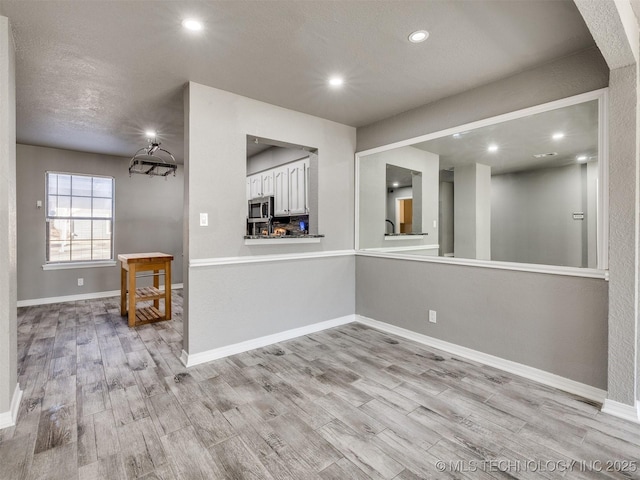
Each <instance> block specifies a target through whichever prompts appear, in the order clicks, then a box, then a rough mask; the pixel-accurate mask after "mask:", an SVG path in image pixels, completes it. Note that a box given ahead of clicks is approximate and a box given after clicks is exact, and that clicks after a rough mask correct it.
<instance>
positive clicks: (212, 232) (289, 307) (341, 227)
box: [184, 82, 355, 355]
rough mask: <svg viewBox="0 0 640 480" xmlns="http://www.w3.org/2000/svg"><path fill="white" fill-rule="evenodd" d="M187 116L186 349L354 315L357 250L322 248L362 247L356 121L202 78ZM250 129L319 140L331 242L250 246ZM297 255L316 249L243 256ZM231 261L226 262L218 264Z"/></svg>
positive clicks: (192, 90)
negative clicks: (357, 230)
mask: <svg viewBox="0 0 640 480" xmlns="http://www.w3.org/2000/svg"><path fill="white" fill-rule="evenodd" d="M185 117H186V118H185V122H186V125H187V131H186V132H185V135H186V138H185V143H186V145H187V152H186V160H185V163H186V167H185V172H186V182H187V186H186V187H185V191H186V192H188V198H187V201H186V203H187V205H188V220H189V222H188V232H187V237H188V240H187V242H186V252H187V253H188V259H187V260H188V262H189V263H188V265H187V267H186V269H187V273H186V275H185V282H186V283H187V284H188V286H189V296H188V307H187V308H188V319H187V323H188V326H187V329H186V331H187V332H188V334H187V335H186V336H185V341H184V348H185V351H186V352H187V353H188V354H190V355H191V354H195V353H201V352H205V351H207V350H211V349H215V348H218V347H222V346H225V345H229V344H231V343H237V342H241V341H245V340H250V339H253V338H256V337H258V336H263V335H268V334H273V333H278V332H282V331H284V330H288V329H291V328H297V327H302V326H305V325H309V324H312V323H316V322H319V321H323V320H329V319H333V318H336V317H340V316H344V315H350V314H353V313H354V311H355V278H354V276H355V267H354V259H353V257H352V256H328V257H318V255H326V254H327V253H329V254H331V253H330V252H336V251H344V250H352V249H353V231H354V223H353V222H354V220H353V207H354V191H353V189H354V187H353V185H354V174H353V171H354V164H353V154H354V151H355V129H354V128H352V127H348V126H346V125H341V124H337V123H335V122H330V121H328V120H324V119H321V118H317V117H313V116H310V115H306V114H302V113H299V112H294V111H292V110H287V109H284V108H280V107H276V106H273V105H269V104H266V103H263V102H259V101H256V100H252V99H249V98H246V97H241V96H239V95H235V94H232V93H229V92H225V91H222V90H218V89H215V88H210V87H206V86H204V85H199V84H197V83H193V82H191V83H189V85H188V90H187V92H186V95H185ZM247 135H254V136H257V137H261V138H269V139H273V140H277V141H283V142H287V143H293V144H296V145H308V146H313V147H317V148H318V162H317V163H318V171H317V177H318V231H319V233H320V234H324V235H325V237H324V238H323V239H322V241H321V243H317V244H297V245H275V246H274V245H258V246H248V245H245V242H244V239H243V236H244V234H245V227H246V223H245V222H246V212H245V210H246V199H245V178H246V174H247V170H246V136H247ZM200 212H207V213H208V214H209V226H208V227H199V226H198V218H199V213H200ZM296 253H297V254H302V255H311V256H312V257H314V256H315V257H314V258H306V259H302V260H282V261H273V262H267V263H239V262H240V260H244V261H245V262H246V261H249V262H250V261H251V260H255V258H249V257H255V256H258V257H261V256H264V255H283V254H285V255H288V254H296ZM238 257H241V258H240V259H238ZM221 259H224V260H222V261H223V262H225V263H226V265H219V264H218V263H219V262H220V260H221ZM203 263H204V264H206V263H209V264H210V265H203Z"/></svg>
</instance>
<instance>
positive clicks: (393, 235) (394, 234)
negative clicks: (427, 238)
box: [384, 232, 429, 237]
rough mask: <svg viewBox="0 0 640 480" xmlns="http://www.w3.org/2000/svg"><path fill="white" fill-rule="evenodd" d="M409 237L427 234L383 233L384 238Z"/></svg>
mask: <svg viewBox="0 0 640 480" xmlns="http://www.w3.org/2000/svg"><path fill="white" fill-rule="evenodd" d="M410 235H429V234H428V233H427V232H425V233H385V234H384V236H385V237H408V236H410Z"/></svg>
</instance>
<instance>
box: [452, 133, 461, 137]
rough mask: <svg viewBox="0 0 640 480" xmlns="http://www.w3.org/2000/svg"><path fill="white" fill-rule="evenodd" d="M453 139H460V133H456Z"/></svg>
mask: <svg viewBox="0 0 640 480" xmlns="http://www.w3.org/2000/svg"><path fill="white" fill-rule="evenodd" d="M452 137H453V138H460V134H459V133H454V134H453V135H452Z"/></svg>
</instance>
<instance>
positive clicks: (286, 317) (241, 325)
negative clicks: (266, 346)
mask: <svg viewBox="0 0 640 480" xmlns="http://www.w3.org/2000/svg"><path fill="white" fill-rule="evenodd" d="M190 276H191V277H190V284H189V285H190V291H189V296H190V298H191V299H192V302H194V301H197V302H198V304H197V305H195V306H194V305H192V310H191V315H190V317H189V330H190V332H197V333H196V334H192V335H191V336H190V339H189V350H188V352H189V353H190V354H193V353H198V352H205V351H207V350H211V349H214V348H219V347H225V346H228V345H233V344H235V343H239V342H244V341H247V340H252V339H254V338H259V337H263V336H267V335H272V334H275V333H279V332H283V331H286V330H291V329H294V328H299V327H303V326H306V325H311V324H314V323H318V322H322V321H326V320H332V319H335V318H339V317H343V316H346V315H351V314H353V313H354V312H355V304H354V301H355V256H354V255H348V256H340V257H328V258H310V259H301V260H289V261H277V262H259V263H245V264H238V265H217V266H210V267H196V268H193V267H192V268H191V272H190ZM193 312H209V314H208V315H203V316H197V317H194V313H193Z"/></svg>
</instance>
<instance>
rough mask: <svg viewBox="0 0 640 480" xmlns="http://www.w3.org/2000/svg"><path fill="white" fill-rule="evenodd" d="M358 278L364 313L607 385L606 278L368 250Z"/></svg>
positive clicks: (359, 304)
mask: <svg viewBox="0 0 640 480" xmlns="http://www.w3.org/2000/svg"><path fill="white" fill-rule="evenodd" d="M356 279H357V281H356V313H357V314H359V315H364V316H365V317H369V318H373V319H375V320H379V321H381V322H386V323H389V324H392V325H396V326H398V327H402V328H406V329H408V330H412V331H414V332H418V333H422V334H424V335H428V336H431V337H434V338H438V339H440V340H444V341H447V342H451V343H454V344H456V345H462V346H464V347H467V348H471V349H474V350H478V351H480V352H484V353H488V354H490V355H495V356H497V357H500V358H504V359H507V360H511V361H514V362H518V363H522V364H524V365H528V366H531V367H534V368H539V369H540V370H544V371H547V372H551V373H555V374H556V375H560V376H562V377H565V378H570V379H572V380H575V381H577V382H581V383H585V384H587V385H591V386H594V387H597V388H601V389H606V388H607V300H608V296H607V282H605V281H604V280H598V279H590V278H576V277H565V276H561V275H544V274H539V273H529V272H517V271H508V270H497V269H491V268H478V267H468V266H459V265H449V264H440V263H429V262H415V261H409V260H394V259H385V258H375V257H365V256H357V257H356ZM429 310H435V311H436V312H437V323H436V324H433V323H429V320H428V317H429V314H428V312H429Z"/></svg>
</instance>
